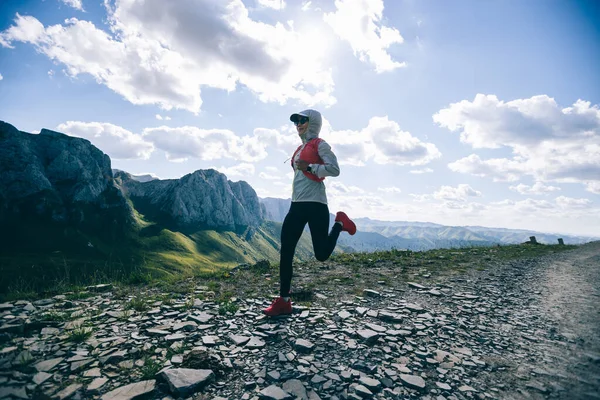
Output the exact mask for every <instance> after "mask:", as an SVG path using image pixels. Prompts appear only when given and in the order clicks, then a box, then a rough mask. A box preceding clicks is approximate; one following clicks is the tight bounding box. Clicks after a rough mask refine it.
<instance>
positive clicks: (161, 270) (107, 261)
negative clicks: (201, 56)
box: [0, 213, 313, 297]
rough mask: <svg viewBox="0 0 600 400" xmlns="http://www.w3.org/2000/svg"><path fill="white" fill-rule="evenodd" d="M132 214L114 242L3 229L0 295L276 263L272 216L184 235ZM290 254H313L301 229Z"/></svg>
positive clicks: (40, 228)
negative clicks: (241, 228)
mask: <svg viewBox="0 0 600 400" xmlns="http://www.w3.org/2000/svg"><path fill="white" fill-rule="evenodd" d="M135 217H136V218H135V220H136V225H135V226H134V227H133V228H132V230H131V231H130V232H128V233H127V234H126V235H125V236H124V237H121V238H117V239H116V240H107V239H106V238H104V239H102V235H94V234H90V233H87V232H81V231H78V230H76V229H73V228H68V227H66V228H65V227H59V226H50V225H48V224H47V223H41V222H39V223H37V222H31V221H29V222H27V223H22V224H19V225H17V226H13V227H11V228H12V229H11V233H10V239H9V238H8V237H7V235H5V236H4V237H2V238H0V241H2V242H3V243H4V246H2V251H1V252H0V272H1V274H0V275H1V277H2V279H0V297H3V296H4V297H6V295H7V294H8V293H12V294H15V295H16V296H17V297H18V295H19V294H21V295H27V294H32V293H36V292H42V291H50V292H58V291H60V290H64V288H65V287H66V286H69V285H88V284H92V283H100V282H112V281H120V282H129V283H137V282H139V283H142V282H149V281H153V280H164V281H172V280H180V279H184V278H186V277H193V276H195V277H203V276H204V277H210V276H216V275H219V274H222V273H223V272H225V271H227V270H228V269H230V268H232V267H234V266H236V265H239V264H242V263H254V262H256V261H258V260H261V259H267V260H269V261H270V262H272V263H278V262H279V235H280V231H281V224H280V223H277V222H272V221H265V222H264V223H263V224H262V225H261V226H260V227H258V228H249V229H247V230H246V232H243V233H242V234H236V233H234V232H228V231H216V230H202V231H197V232H193V233H186V234H184V233H181V232H174V231H171V230H168V229H165V228H163V227H161V226H160V225H158V224H155V223H153V222H152V221H147V220H145V218H144V216H142V215H140V214H137V213H136V216H135ZM16 244H19V245H16ZM296 255H297V258H298V259H299V260H306V259H309V258H310V257H312V255H313V252H312V243H311V241H310V236H309V235H307V234H306V233H305V234H304V235H303V237H302V238H301V240H300V243H299V244H298V248H297V253H296Z"/></svg>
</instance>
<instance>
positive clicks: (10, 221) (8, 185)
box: [0, 121, 131, 236]
mask: <svg viewBox="0 0 600 400" xmlns="http://www.w3.org/2000/svg"><path fill="white" fill-rule="evenodd" d="M0 187H1V188H2V190H1V191H0V225H4V226H5V227H8V226H12V227H19V226H22V224H23V223H24V222H35V223H48V222H50V223H52V224H56V225H61V226H69V227H74V228H76V229H82V230H89V229H93V231H94V232H95V234H97V235H103V234H104V235H108V236H114V235H115V234H117V233H119V232H122V231H123V230H124V229H125V228H126V227H127V226H128V224H129V223H130V221H131V210H130V208H129V207H128V205H127V202H126V199H125V198H124V197H123V195H122V193H121V192H120V190H119V188H118V187H117V186H116V185H115V183H114V180H113V175H112V171H111V166H110V158H109V157H108V156H107V155H106V154H104V153H103V152H102V151H100V150H99V149H98V148H96V147H94V146H93V145H92V144H91V143H90V142H89V141H88V140H85V139H81V138H76V137H70V136H67V135H64V134H62V133H59V132H54V131H50V130H47V129H42V131H41V132H40V133H39V134H30V133H26V132H21V131H19V130H17V129H16V128H15V127H14V126H12V125H10V124H8V123H5V122H2V121H0ZM7 232H8V233H10V232H11V231H9V230H7V229H4V233H7Z"/></svg>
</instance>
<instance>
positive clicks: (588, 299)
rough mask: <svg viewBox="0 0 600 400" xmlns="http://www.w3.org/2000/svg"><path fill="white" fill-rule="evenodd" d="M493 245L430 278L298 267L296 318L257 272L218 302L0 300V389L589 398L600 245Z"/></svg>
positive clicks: (117, 297) (59, 394) (342, 266)
mask: <svg viewBox="0 0 600 400" xmlns="http://www.w3.org/2000/svg"><path fill="white" fill-rule="evenodd" d="M487 251H489V252H490V253H492V254H493V252H494V251H495V250H493V249H489V250H485V251H480V252H481V254H480V255H479V256H478V258H477V259H478V260H479V261H478V262H476V263H471V264H470V265H469V266H468V267H464V266H463V268H460V269H458V270H457V269H445V270H444V271H442V270H441V269H440V273H436V270H435V268H426V267H423V268H416V269H413V270H411V271H412V272H411V273H410V274H408V273H407V268H408V267H407V266H410V265H412V264H411V263H416V261H409V260H407V259H404V260H403V261H402V262H401V263H400V262H395V261H394V259H389V258H388V259H387V260H382V259H377V258H375V256H374V258H373V259H367V261H366V262H364V261H360V263H356V264H354V265H351V264H348V263H340V262H327V263H324V264H321V263H314V264H306V265H303V266H301V267H300V268H297V271H295V273H296V276H295V278H294V285H296V287H297V288H300V289H297V290H296V292H297V296H296V298H295V300H296V304H295V313H294V315H293V316H290V317H283V318H274V319H269V318H266V317H264V316H263V315H262V314H261V309H262V308H264V307H265V306H267V305H268V299H267V296H268V294H270V293H272V291H273V290H274V288H275V286H276V282H275V280H276V279H275V278H276V276H270V274H271V275H272V274H273V271H272V270H265V271H260V268H259V267H256V268H255V270H254V271H252V269H253V267H248V268H245V269H244V268H240V269H238V270H236V271H234V272H233V273H232V275H229V276H227V277H224V279H229V280H230V281H231V282H230V283H228V284H227V285H228V286H227V287H226V288H228V289H229V290H234V291H235V293H237V294H239V296H238V297H237V298H236V297H233V298H230V297H227V299H226V300H223V298H222V297H219V293H220V291H221V290H222V289H223V287H219V288H218V290H216V291H215V289H216V287H211V286H208V287H207V286H197V285H194V286H193V287H192V288H191V289H190V290H189V292H184V293H165V292H161V291H160V290H158V289H156V288H154V289H149V288H146V289H138V290H139V291H138V292H133V291H131V292H123V290H120V289H118V288H113V287H111V286H110V285H106V286H97V287H92V288H90V289H89V290H90V294H89V295H84V294H82V293H80V294H78V295H77V296H74V295H72V294H71V295H69V294H65V295H59V296H55V297H52V298H48V299H44V300H39V301H34V302H28V301H15V302H10V303H4V304H0V398H15V399H28V398H40V399H42V398H43V399H46V398H53V399H69V398H70V399H97V398H102V399H134V398H141V397H142V396H146V397H147V398H153V399H171V398H186V399H187V398H190V399H191V398H194V399H215V400H216V399H221V400H222V399H229V400H234V399H236V400H237V399H331V400H333V399H368V398H375V399H435V400H442V399H486V398H489V399H546V398H549V399H599V398H600V395H599V394H598V393H599V392H600V339H599V338H600V307H598V303H599V300H600V299H599V296H600V243H599V242H596V243H591V244H588V245H584V246H581V247H579V248H576V249H574V250H570V251H566V252H561V253H555V254H551V255H547V256H543V257H538V258H533V259H532V258H525V259H520V260H513V261H501V260H496V259H494V258H493V257H492V256H489V255H485V254H486V252H487ZM449 254H454V255H453V256H452V257H458V258H460V256H461V255H462V254H463V253H462V251H461V250H456V251H455V252H451V253H449ZM484 255H485V256H484ZM440 257H441V256H440ZM441 261H444V260H441ZM447 262H448V263H450V262H453V263H456V262H457V261H456V260H454V261H450V260H447ZM432 263H433V262H432ZM359 264H360V265H359ZM421 265H422V264H421ZM432 265H434V266H435V265H436V264H435V263H433V264H432ZM408 269H410V268H408ZM442 272H443V273H442ZM251 277H252V278H251ZM271 278H272V279H271ZM256 281H260V282H263V284H262V286H255V285H254V283H255V282H256ZM257 288H258V289H257ZM257 290H259V291H258V292H257ZM252 293H253V295H251V294H252Z"/></svg>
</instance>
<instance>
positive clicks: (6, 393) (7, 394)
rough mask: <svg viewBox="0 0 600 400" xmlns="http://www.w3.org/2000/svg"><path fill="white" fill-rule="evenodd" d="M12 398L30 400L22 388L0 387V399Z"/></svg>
mask: <svg viewBox="0 0 600 400" xmlns="http://www.w3.org/2000/svg"><path fill="white" fill-rule="evenodd" d="M13 398H16V399H24V400H27V399H30V397H29V396H28V395H27V392H26V391H25V387H24V386H20V387H13V386H8V387H0V399H13Z"/></svg>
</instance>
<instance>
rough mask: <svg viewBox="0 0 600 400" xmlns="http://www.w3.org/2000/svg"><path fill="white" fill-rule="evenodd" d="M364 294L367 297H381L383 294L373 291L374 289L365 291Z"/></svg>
mask: <svg viewBox="0 0 600 400" xmlns="http://www.w3.org/2000/svg"><path fill="white" fill-rule="evenodd" d="M363 294H364V295H365V296H367V297H381V293H379V292H378V291H376V290H372V289H365V290H363Z"/></svg>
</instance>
